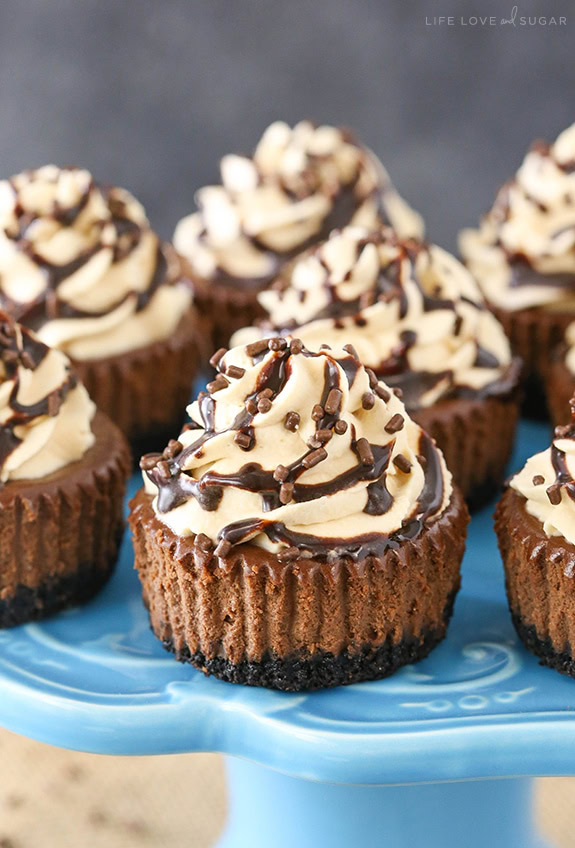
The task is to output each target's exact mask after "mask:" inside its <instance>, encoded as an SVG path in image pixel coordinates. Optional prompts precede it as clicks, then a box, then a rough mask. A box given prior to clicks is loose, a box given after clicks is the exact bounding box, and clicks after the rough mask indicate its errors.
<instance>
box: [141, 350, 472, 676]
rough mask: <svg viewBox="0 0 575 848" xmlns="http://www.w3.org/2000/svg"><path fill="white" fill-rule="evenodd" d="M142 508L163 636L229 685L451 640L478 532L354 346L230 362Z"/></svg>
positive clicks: (149, 595) (384, 669)
mask: <svg viewBox="0 0 575 848" xmlns="http://www.w3.org/2000/svg"><path fill="white" fill-rule="evenodd" d="M218 368H219V374H218V376H217V377H216V379H215V380H214V381H213V383H211V384H210V385H208V392H203V393H201V394H200V395H199V396H198V399H197V401H195V402H194V403H193V404H192V406H191V407H190V414H191V418H192V424H191V425H190V427H189V428H187V429H185V430H184V432H183V433H182V434H181V436H180V437H179V439H178V440H177V441H173V442H170V444H169V445H168V447H167V448H166V450H165V451H164V453H163V454H160V455H149V456H146V457H144V458H143V460H142V468H143V469H144V478H145V488H144V489H142V490H141V491H140V493H139V494H138V495H137V496H136V498H135V499H134V500H133V501H132V512H131V516H130V523H131V526H132V530H133V534H134V544H135V551H136V567H137V569H138V571H139V574H140V579H141V581H142V585H143V594H144V600H145V603H146V605H147V607H148V609H149V611H150V618H151V623H152V628H153V630H154V632H155V634H156V635H157V637H158V638H159V639H160V640H161V641H162V642H163V644H164V646H165V647H166V648H168V649H170V650H172V651H173V652H174V653H175V655H176V657H177V658H178V659H180V660H184V661H188V662H191V663H193V664H194V665H195V666H196V667H197V668H199V669H201V670H202V671H204V672H206V673H210V674H214V675H215V676H217V677H220V678H222V679H224V680H229V681H234V682H238V683H247V684H251V685H259V686H268V687H272V688H277V689H286V690H299V689H313V688H318V687H325V686H335V685H337V684H342V683H352V682H355V681H359V680H369V679H375V678H380V677H384V676H386V675H388V674H391V673H392V672H393V671H394V670H395V669H397V668H398V667H399V666H401V665H403V664H404V663H409V662H414V661H415V660H417V659H419V658H421V657H423V656H425V655H426V654H427V653H428V652H429V651H430V650H431V649H432V648H433V646H434V645H435V644H436V643H437V642H439V641H440V640H441V639H442V638H443V636H444V635H445V631H446V627H447V622H448V619H449V616H450V614H451V609H452V606H453V601H454V598H455V594H456V592H457V590H458V588H459V566H460V562H461V558H462V556H463V550H464V545H465V535H466V526H467V521H468V515H467V510H466V507H465V503H464V501H463V498H462V496H461V494H460V493H459V491H458V489H457V488H456V487H455V486H454V485H453V484H452V481H451V474H450V473H449V471H448V470H447V468H446V466H445V463H444V460H443V457H442V455H441V453H440V451H439V450H438V448H437V447H436V445H435V444H434V442H433V441H432V439H430V438H429V436H427V434H425V433H424V432H423V431H422V430H421V428H420V427H418V425H417V424H415V423H414V422H413V421H411V420H410V419H409V417H408V416H407V414H406V412H405V408H404V406H403V404H402V403H401V401H400V400H399V399H398V398H397V397H396V396H395V394H393V393H392V391H391V390H390V389H387V388H386V387H385V386H384V385H383V383H378V382H377V381H374V380H373V379H370V376H369V375H368V373H367V371H366V369H365V368H364V367H363V366H362V365H361V364H360V362H359V360H358V359H357V358H356V357H355V355H354V352H353V351H352V350H347V351H346V350H337V351H336V350H327V349H324V350H321V351H319V352H317V353H311V352H310V351H308V350H306V349H305V348H304V347H303V346H302V343H301V342H300V341H299V340H292V341H291V343H290V344H289V346H288V344H287V342H286V341H285V339H280V338H275V339H272V340H270V341H269V342H268V340H263V341H258V342H256V343H255V344H252V345H248V346H247V347H237V348H234V349H233V350H230V351H229V352H227V353H226V354H225V355H223V356H222V358H221V359H220V361H219V363H218Z"/></svg>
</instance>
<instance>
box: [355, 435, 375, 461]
mask: <svg viewBox="0 0 575 848" xmlns="http://www.w3.org/2000/svg"><path fill="white" fill-rule="evenodd" d="M355 446H356V449H357V453H358V455H359V459H360V462H361V464H362V465H373V464H374V463H375V460H374V458H373V451H372V450H371V446H370V444H369V442H368V441H367V439H363V438H362V439H358V440H357V442H356V443H355Z"/></svg>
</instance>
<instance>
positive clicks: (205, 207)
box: [174, 121, 423, 284]
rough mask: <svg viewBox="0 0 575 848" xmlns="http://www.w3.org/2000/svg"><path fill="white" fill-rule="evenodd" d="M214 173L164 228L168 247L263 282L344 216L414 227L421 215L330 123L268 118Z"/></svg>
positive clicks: (207, 272) (197, 266)
mask: <svg viewBox="0 0 575 848" xmlns="http://www.w3.org/2000/svg"><path fill="white" fill-rule="evenodd" d="M221 178H222V184H221V185H219V186H207V187H205V188H203V189H201V190H200V191H199V192H198V193H197V203H198V206H199V211H198V212H196V213H194V214H192V215H189V216H187V217H186V218H183V219H182V220H181V221H180V222H179V224H178V226H177V227H176V231H175V234H174V244H175V246H176V248H177V250H178V251H179V252H180V253H181V254H182V256H185V257H186V258H187V259H188V260H189V261H190V263H191V265H192V267H193V269H194V271H195V272H196V273H197V274H199V275H200V276H201V277H203V278H206V279H217V280H219V281H223V282H225V281H226V280H228V281H229V280H233V281H241V280H244V281H246V282H247V281H252V282H254V281H255V282H259V283H262V284H263V283H264V282H265V281H267V280H271V279H273V277H274V276H275V275H276V274H277V273H278V271H279V269H280V267H281V265H282V264H283V263H285V262H286V261H287V260H288V259H290V258H291V257H293V256H294V255H296V254H297V253H300V252H301V251H302V250H304V249H305V248H306V247H308V246H309V244H310V243H314V242H317V241H319V240H320V239H321V238H322V237H323V238H325V237H326V236H327V235H328V233H329V231H330V230H331V229H333V228H334V227H336V226H343V225H345V224H349V223H355V224H358V225H361V226H367V227H370V228H373V227H376V226H378V225H379V224H380V223H389V224H391V225H392V226H393V227H394V228H395V229H396V231H397V232H398V233H400V234H401V235H404V236H421V235H422V234H423V222H422V219H421V217H420V216H419V215H418V214H417V213H416V212H414V211H413V210H412V209H411V208H410V207H409V206H408V205H407V203H406V202H405V201H404V200H403V199H402V198H401V197H400V196H399V194H398V193H397V191H396V190H395V188H394V187H393V185H392V183H391V180H390V178H389V175H388V174H387V172H386V171H385V169H384V167H383V165H382V164H381V163H380V162H379V161H378V160H377V159H376V157H375V156H374V154H373V153H371V151H369V150H367V149H366V148H364V147H362V146H361V145H360V144H358V143H357V142H356V141H355V140H354V139H353V138H352V137H351V135H350V134H349V133H347V132H345V131H343V130H340V129H336V128H335V127H329V126H320V127H315V126H314V125H313V124H311V123H310V122H309V121H302V122H300V123H298V124H296V125H295V126H294V127H293V128H291V127H289V126H288V125H287V124H285V123H284V122H283V121H277V122H276V123H273V124H271V126H269V127H268V128H267V130H266V131H265V132H264V134H263V136H262V138H261V140H260V142H259V143H258V145H257V147H256V149H255V152H254V154H253V156H251V157H248V156H237V155H229V156H224V158H223V159H222V162H221Z"/></svg>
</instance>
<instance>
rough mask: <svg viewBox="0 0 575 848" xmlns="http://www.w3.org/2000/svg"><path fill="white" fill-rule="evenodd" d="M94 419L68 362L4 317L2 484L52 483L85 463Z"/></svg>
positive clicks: (0, 340) (0, 326)
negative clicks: (73, 466)
mask: <svg viewBox="0 0 575 848" xmlns="http://www.w3.org/2000/svg"><path fill="white" fill-rule="evenodd" d="M94 413H95V406H94V404H93V403H92V401H91V400H90V398H89V397H88V393H87V391H86V389H85V388H84V386H83V385H82V384H81V383H78V381H77V379H76V377H75V375H74V374H73V373H72V370H71V366H70V361H69V359H68V357H67V356H66V355H65V354H63V353H61V352H60V351H58V350H51V349H50V348H48V347H46V345H44V344H42V342H40V341H39V340H38V338H37V337H36V336H35V335H34V334H33V333H31V332H30V331H29V330H26V329H24V328H23V327H21V326H20V325H19V324H15V323H13V322H12V321H11V320H10V319H9V318H8V316H7V315H6V314H4V313H2V312H0V480H1V481H2V482H3V483H6V482H7V481H9V480H22V479H38V478H41V477H46V476H47V475H48V474H52V473H53V472H55V471H59V470H60V469H61V468H64V467H65V466H66V465H69V464H70V463H71V462H75V461H76V460H79V459H81V458H82V456H83V455H84V453H85V452H86V451H87V450H88V449H89V448H90V447H91V446H92V445H93V443H94V435H93V433H92V429H91V421H92V418H93V416H94Z"/></svg>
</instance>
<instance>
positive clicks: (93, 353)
mask: <svg viewBox="0 0 575 848" xmlns="http://www.w3.org/2000/svg"><path fill="white" fill-rule="evenodd" d="M191 301H192V292H191V287H190V282H189V280H187V279H186V278H185V277H184V276H183V273H182V268H181V263H180V260H179V259H178V257H177V255H176V253H175V251H174V249H173V248H172V247H170V245H168V244H166V243H164V242H162V241H160V239H159V237H158V236H157V235H156V234H155V233H154V232H153V231H152V229H151V228H150V225H149V223H148V220H147V218H146V215H145V212H144V209H143V208H142V206H141V205H140V203H138V201H137V200H135V198H134V197H133V196H132V195H131V194H129V192H127V191H125V190H124V189H121V188H105V187H103V186H101V185H98V183H96V182H95V181H94V179H93V178H92V176H91V174H90V173H89V172H88V171H86V170H83V169H80V168H57V167H56V166H54V165H47V166H45V167H42V168H38V169H37V170H30V171H24V172H23V173H21V174H18V175H17V176H15V177H12V178H11V179H9V180H3V181H1V182H0V305H1V306H2V308H4V309H5V310H6V311H7V312H8V313H9V314H10V315H11V316H12V317H13V318H14V319H15V320H17V321H19V322H20V323H22V324H24V325H26V326H27V327H29V328H31V329H33V330H34V331H35V332H36V333H37V335H38V337H39V338H40V339H41V340H42V341H43V342H45V343H46V344H47V345H49V346H50V347H54V348H58V349H59V350H61V351H63V352H64V353H66V354H67V355H68V356H69V357H70V359H71V360H72V361H73V363H74V366H75V369H76V372H77V373H78V375H79V376H80V378H81V380H82V381H83V383H84V385H85V386H86V388H87V390H88V392H89V394H90V396H91V398H92V399H93V400H94V402H95V403H96V405H97V407H98V408H99V409H101V410H102V411H103V412H105V413H106V414H107V415H108V416H109V417H110V418H111V419H112V420H113V421H115V422H116V423H117V424H118V426H119V427H120V428H121V430H122V431H123V432H124V433H125V434H126V435H127V436H128V438H129V439H130V440H132V441H133V442H135V443H138V442H140V441H141V440H143V441H144V442H145V441H146V440H147V439H151V438H153V437H154V436H155V437H156V439H158V438H159V439H160V440H162V439H163V438H167V436H165V435H164V434H166V433H168V432H170V433H171V432H173V430H174V427H176V428H177V427H178V426H179V425H180V424H181V418H180V417H179V416H180V415H181V411H182V408H183V406H184V405H185V404H186V402H187V401H188V399H189V396H190V391H191V385H192V381H193V378H194V376H195V374H196V370H197V366H198V352H197V344H198V342H197V336H198V329H197V324H196V321H197V319H196V317H195V313H194V311H193V307H192V303H191ZM156 443H157V442H156ZM160 443H161V442H160Z"/></svg>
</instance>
